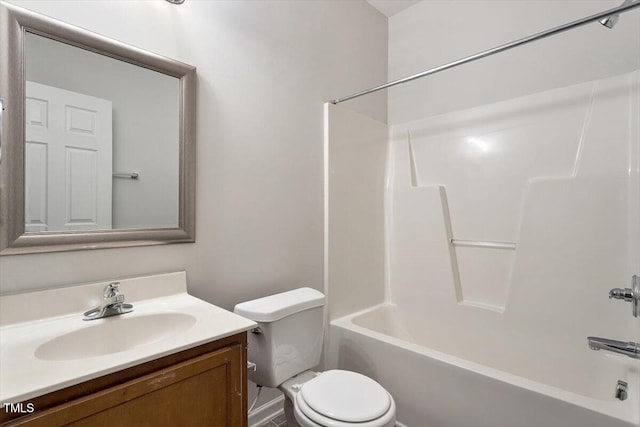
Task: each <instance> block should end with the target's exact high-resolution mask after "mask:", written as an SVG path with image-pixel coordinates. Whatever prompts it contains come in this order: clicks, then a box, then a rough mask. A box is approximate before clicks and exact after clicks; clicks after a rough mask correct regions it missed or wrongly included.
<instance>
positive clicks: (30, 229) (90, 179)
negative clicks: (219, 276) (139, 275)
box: [0, 2, 196, 255]
mask: <svg viewBox="0 0 640 427" xmlns="http://www.w3.org/2000/svg"><path fill="white" fill-rule="evenodd" d="M0 70H1V72H0V99H1V100H2V105H3V111H2V116H1V118H0V121H1V123H2V127H1V128H0V143H1V145H0V150H1V151H0V255H13V254H25V253H35V252H53V251H66V250H79V249H95V248H108V247H124V246H140V245H154V244H165V243H179V242H193V241H194V240H195V218H194V215H195V209H194V208H195V198H194V193H195V191H194V190H195V158H194V156H195V80H196V74H195V68H194V67H192V66H190V65H187V64H184V63H181V62H178V61H175V60H172V59H168V58H165V57H161V56H159V55H156V54H153V53H150V52H147V51H144V50H141V49H138V48H135V47H132V46H129V45H126V44H124V43H121V42H118V41H115V40H112V39H109V38H106V37H103V36H100V35H97V34H95V33H91V32H89V31H86V30H83V29H81V28H78V27H74V26H72V25H68V24H65V23H63V22H60V21H57V20H54V19H52V18H49V17H46V16H43V15H39V14H36V13H33V12H30V11H28V10H25V9H22V8H19V7H16V6H13V5H9V4H6V3H2V2H0Z"/></svg>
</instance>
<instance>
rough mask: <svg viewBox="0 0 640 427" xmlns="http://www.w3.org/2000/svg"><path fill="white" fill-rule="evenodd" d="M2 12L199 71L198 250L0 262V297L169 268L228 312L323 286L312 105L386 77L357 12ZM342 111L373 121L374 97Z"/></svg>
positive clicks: (383, 42)
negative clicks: (37, 16)
mask: <svg viewBox="0 0 640 427" xmlns="http://www.w3.org/2000/svg"><path fill="white" fill-rule="evenodd" d="M12 3H14V4H16V5H19V6H23V7H27V8H29V9H32V10H34V11H36V12H40V13H44V14H46V15H49V16H52V17H54V18H57V19H61V20H63V21H66V22H68V23H71V24H74V25H78V26H81V27H83V28H86V29H89V30H92V31H95V32H97V33H100V34H103V35H106V36H108V37H112V38H115V39H117V40H120V41H124V42H126V43H129V44H132V45H134V46H137V47H140V48H143V49H147V50H150V51H152V52H155V53H159V54H162V55H165V56H169V57H172V58H175V59H177V60H180V61H183V62H186V63H189V64H192V65H195V66H196V67H197V68H198V94H197V96H198V115H197V121H198V125H197V149H196V150H197V208H196V209H197V224H196V227H197V231H196V233H197V235H196V240H197V241H196V243H195V244H180V245H168V246H155V247H146V248H131V249H109V250H96V251H79V252H69V253H58V254H41V255H22V256H11V257H1V258H0V292H2V293H10V292H19V291H27V290H31V289H37V288H44V287H50V286H61V285H66V284H73V283H78V282H84V281H98V280H108V279H111V278H116V277H123V276H135V275H142V274H149V273H156V272H163V271H173V270H182V269H184V270H186V271H187V279H188V283H189V291H190V293H192V294H193V295H195V296H198V297H200V298H203V299H205V300H207V301H210V302H212V303H214V304H217V305H219V306H222V307H225V308H228V309H231V308H233V306H234V305H235V304H236V303H238V302H241V301H244V300H248V299H252V298H257V297H261V296H265V295H268V294H272V293H275V292H280V291H285V290H289V289H292V288H295V287H298V286H311V287H314V288H317V289H322V287H323V103H324V102H326V101H327V100H329V99H333V98H336V97H339V96H343V95H346V94H348V93H352V92H355V91H357V90H360V89H362V88H365V87H368V86H372V85H375V84H378V83H380V82H383V81H385V80H386V74H387V22H386V18H385V17H384V16H383V15H381V14H380V13H379V12H377V11H376V10H375V9H373V8H372V7H371V6H369V5H368V4H367V3H366V2H364V1H340V2H337V1H203V0H187V1H186V2H185V3H184V4H183V5H180V6H173V5H171V4H169V3H167V2H165V1H163V0H153V1H152V0H148V1H113V0H93V1H78V0H76V1H62V0H58V1H50V0H46V1H23V0H20V1H18V0H15V1H12ZM350 104H351V105H350V108H354V109H356V110H359V111H361V112H364V113H366V114H369V115H371V116H373V117H375V118H377V119H378V120H382V121H384V120H386V95H384V94H380V95H376V96H374V97H370V98H369V99H365V100H358V101H354V102H351V103H350ZM250 391H251V392H252V393H253V387H250ZM273 396H274V394H273V393H264V394H263V397H262V398H261V402H264V401H266V400H269V399H270V398H272V397H273ZM250 397H251V396H250Z"/></svg>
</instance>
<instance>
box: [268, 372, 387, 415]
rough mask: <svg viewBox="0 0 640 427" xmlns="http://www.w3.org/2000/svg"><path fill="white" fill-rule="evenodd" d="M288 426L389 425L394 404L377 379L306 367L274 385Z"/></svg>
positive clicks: (354, 373)
mask: <svg viewBox="0 0 640 427" xmlns="http://www.w3.org/2000/svg"><path fill="white" fill-rule="evenodd" d="M278 388H279V389H280V390H281V391H282V392H283V393H284V395H285V415H286V418H287V426H288V427H298V426H299V427H354V426H357V427H392V426H394V425H395V419H396V416H395V415H396V405H395V402H394V400H393V397H391V395H390V394H389V393H388V392H387V391H386V390H385V389H384V388H383V387H382V386H381V385H380V384H378V383H377V382H375V381H374V380H372V379H370V378H368V377H366V376H364V375H361V374H359V373H356V372H351V371H343V370H338V369H336V370H330V371H326V372H322V373H315V372H313V371H306V372H303V373H302V374H300V375H298V376H296V377H294V378H291V379H290V380H288V381H285V382H284V383H283V384H282V385H280V386H279V387H278Z"/></svg>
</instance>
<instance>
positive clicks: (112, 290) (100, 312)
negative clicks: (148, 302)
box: [82, 282, 133, 320]
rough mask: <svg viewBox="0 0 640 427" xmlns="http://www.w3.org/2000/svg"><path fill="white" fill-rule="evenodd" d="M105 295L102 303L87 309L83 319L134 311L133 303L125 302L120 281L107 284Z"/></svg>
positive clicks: (100, 317)
mask: <svg viewBox="0 0 640 427" xmlns="http://www.w3.org/2000/svg"><path fill="white" fill-rule="evenodd" d="M103 296H104V300H103V301H102V304H100V305H99V306H97V307H94V308H92V309H91V310H89V311H86V312H85V313H84V317H83V318H82V319H83V320H94V319H102V318H103V317H109V316H118V315H120V314H124V313H129V312H131V311H133V305H131V304H126V303H125V302H124V295H123V294H121V293H120V282H111V283H109V284H108V285H107V286H105V287H104V291H103Z"/></svg>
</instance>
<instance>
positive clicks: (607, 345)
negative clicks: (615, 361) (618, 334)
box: [587, 337, 640, 359]
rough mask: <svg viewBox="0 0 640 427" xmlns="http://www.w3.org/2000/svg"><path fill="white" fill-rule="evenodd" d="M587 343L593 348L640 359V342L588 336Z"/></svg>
mask: <svg viewBox="0 0 640 427" xmlns="http://www.w3.org/2000/svg"><path fill="white" fill-rule="evenodd" d="M587 343H588V344H589V348H590V349H591V350H608V351H612V352H614V353H619V354H624V355H625V356H629V357H631V358H632V359H640V344H638V343H635V342H624V341H616V340H610V339H607V338H598V337H588V338H587Z"/></svg>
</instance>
